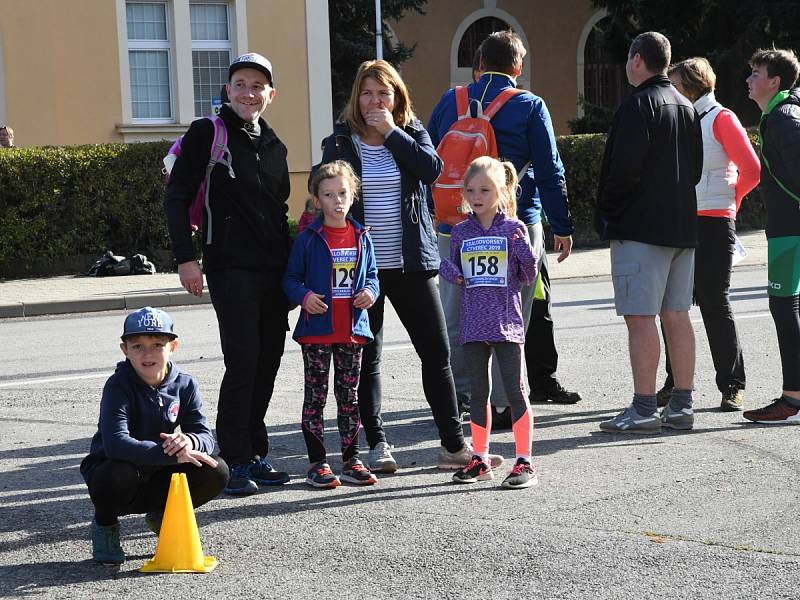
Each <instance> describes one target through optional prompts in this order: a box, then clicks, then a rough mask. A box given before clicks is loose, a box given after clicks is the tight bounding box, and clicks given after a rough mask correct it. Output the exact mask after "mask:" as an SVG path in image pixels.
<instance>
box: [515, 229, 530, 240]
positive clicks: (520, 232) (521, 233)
mask: <svg viewBox="0 0 800 600" xmlns="http://www.w3.org/2000/svg"><path fill="white" fill-rule="evenodd" d="M524 237H527V236H526V235H525V231H524V230H522V229H517V230H516V231H515V232H514V233H513V235H512V236H511V239H512V240H518V239H520V238H524Z"/></svg>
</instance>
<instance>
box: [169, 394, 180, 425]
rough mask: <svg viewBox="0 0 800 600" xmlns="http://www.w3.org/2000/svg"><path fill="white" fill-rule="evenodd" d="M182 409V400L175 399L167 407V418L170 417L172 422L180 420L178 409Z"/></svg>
mask: <svg viewBox="0 0 800 600" xmlns="http://www.w3.org/2000/svg"><path fill="white" fill-rule="evenodd" d="M180 409H181V402H180V400H173V401H172V404H170V405H169V408H168V409H167V418H168V419H169V422H170V423H174V422H175V421H177V420H178V411H179V410H180Z"/></svg>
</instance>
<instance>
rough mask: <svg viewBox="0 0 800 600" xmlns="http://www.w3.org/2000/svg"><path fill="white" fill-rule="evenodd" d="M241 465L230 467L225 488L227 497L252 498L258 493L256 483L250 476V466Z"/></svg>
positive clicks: (247, 464) (248, 464) (246, 464)
mask: <svg viewBox="0 0 800 600" xmlns="http://www.w3.org/2000/svg"><path fill="white" fill-rule="evenodd" d="M251 464H252V463H243V464H239V465H231V466H230V474H231V476H230V479H228V485H226V486H225V493H226V494H228V495H229V496H252V495H253V494H255V493H256V492H257V491H258V486H257V485H256V482H255V481H253V478H252V475H250V465H251Z"/></svg>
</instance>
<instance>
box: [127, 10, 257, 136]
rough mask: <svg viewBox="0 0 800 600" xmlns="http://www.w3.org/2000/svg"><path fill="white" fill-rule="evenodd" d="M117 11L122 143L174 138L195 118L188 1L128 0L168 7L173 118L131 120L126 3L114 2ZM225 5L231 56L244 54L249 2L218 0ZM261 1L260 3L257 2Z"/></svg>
mask: <svg viewBox="0 0 800 600" xmlns="http://www.w3.org/2000/svg"><path fill="white" fill-rule="evenodd" d="M113 1H114V2H115V5H116V10H117V40H118V45H117V51H118V57H119V81H120V102H121V107H120V108H121V119H120V122H119V123H117V126H116V129H117V131H118V132H119V133H120V134H121V135H122V138H123V141H124V142H139V141H152V140H164V139H175V138H176V137H177V136H179V135H181V134H182V133H184V132H185V131H186V128H187V127H188V126H189V124H190V123H191V122H192V121H194V120H195V116H194V80H193V77H192V32H191V20H190V9H189V2H190V0H131V1H134V2H138V1H142V2H156V1H158V2H162V3H166V5H167V15H168V17H167V18H168V22H169V28H170V31H169V34H168V37H169V38H170V40H171V50H170V63H169V68H170V93H171V102H172V119H169V120H166V119H156V120H153V119H135V120H134V119H133V103H132V98H131V81H130V77H131V74H130V62H129V60H128V24H127V16H126V9H125V5H126V0H113ZM221 1H224V2H225V3H226V4H227V5H228V29H229V36H230V38H231V39H230V43H231V56H237V55H239V54H242V53H243V52H245V51H247V49H248V41H247V2H248V0H221ZM259 1H261V0H259Z"/></svg>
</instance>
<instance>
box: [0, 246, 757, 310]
mask: <svg viewBox="0 0 800 600" xmlns="http://www.w3.org/2000/svg"><path fill="white" fill-rule="evenodd" d="M739 237H740V238H741V240H742V243H743V244H744V246H745V248H746V249H747V252H748V254H747V257H746V258H745V259H744V260H743V261H742V262H741V263H739V265H737V267H736V268H748V267H749V268H752V267H758V266H765V265H766V264H767V239H766V237H765V235H764V232H763V231H749V232H746V233H742V234H741V235H740V236H739ZM550 257H551V259H550V263H551V264H550V277H551V278H552V279H575V278H579V277H608V276H610V262H609V256H608V249H607V248H596V249H591V250H576V251H575V252H574V253H573V254H572V255H571V256H570V257H569V259H567V260H566V261H564V262H563V263H560V264H559V263H557V262H556V261H555V257H556V255H555V254H553V253H551V254H550ZM765 284H766V279H765ZM210 302H211V298H210V296H209V294H208V290H207V289H206V290H205V291H204V292H203V296H202V297H201V298H195V297H194V296H191V295H190V294H188V293H187V292H186V291H184V290H183V288H181V286H180V284H179V282H178V276H177V274H175V273H159V274H157V275H130V276H124V277H99V278H96V277H75V276H62V277H48V278H41V279H17V280H12V281H4V282H0V318H8V317H32V316H37V315H48V314H64V313H79V312H94V311H103V310H135V309H137V308H141V307H143V306H158V307H169V306H182V305H186V304H206V303H210Z"/></svg>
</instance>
